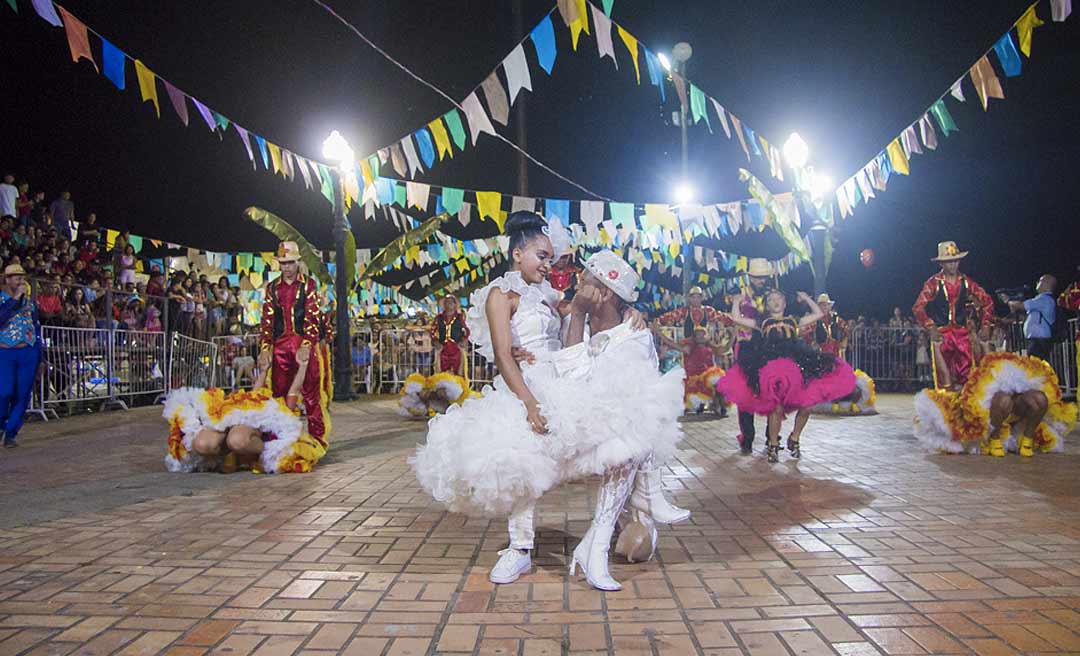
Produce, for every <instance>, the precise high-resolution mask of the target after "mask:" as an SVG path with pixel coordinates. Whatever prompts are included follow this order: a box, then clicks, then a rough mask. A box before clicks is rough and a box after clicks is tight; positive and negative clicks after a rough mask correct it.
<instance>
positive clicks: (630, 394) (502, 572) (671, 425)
mask: <svg viewBox="0 0 1080 656" xmlns="http://www.w3.org/2000/svg"><path fill="white" fill-rule="evenodd" d="M638 281H639V277H638V275H637V273H636V272H635V271H634V269H633V268H631V267H630V265H629V264H627V263H626V262H625V261H624V260H623V259H622V258H620V257H619V256H617V255H615V254H614V253H613V252H611V251H609V250H604V251H599V252H597V253H595V254H594V255H592V257H590V258H589V260H588V261H587V262H586V263H585V271H584V272H583V273H582V277H581V281H580V284H579V289H578V293H577V295H576V296H575V299H574V301H573V303H572V304H571V320H570V326H569V330H568V332H567V335H566V338H565V344H566V348H564V349H563V350H562V351H560V352H559V353H557V354H556V356H555V359H554V364H555V367H556V370H557V371H558V375H559V376H560V377H566V378H584V379H588V378H589V377H590V376H600V374H601V371H602V370H604V369H605V368H608V371H610V368H612V367H615V368H626V369H628V370H629V369H635V370H636V371H644V372H646V376H648V377H649V378H651V374H652V372H655V377H656V378H655V380H656V382H657V384H658V385H659V384H661V382H660V381H661V374H660V372H659V362H658V358H657V355H656V349H655V347H654V344H653V339H652V335H651V333H650V332H649V331H647V330H635V329H634V328H633V327H632V326H631V325H630V322H629V321H625V320H624V319H625V318H626V317H627V314H628V311H629V310H630V308H629V305H628V304H629V303H632V302H634V301H635V300H637V292H636V291H635V288H636V287H637V284H638ZM586 326H588V328H589V332H590V333H591V335H592V337H591V339H589V340H588V342H586V341H585V339H584V337H585V328H586ZM521 355H522V357H527V355H528V354H521ZM608 378H610V376H608ZM665 380H667V384H668V385H669V386H671V389H672V394H670V396H671V403H670V405H671V406H672V407H671V409H670V413H664V414H665V415H668V414H669V415H670V420H669V421H665V422H664V426H663V429H664V430H667V431H675V432H676V433H680V431H681V429H680V428H679V426H678V423H677V418H678V416H679V415H680V414H681V413H682V400H681V399H682V397H681V394H682V391H681V390H682V388H681V385H682V377H681V374H680V373H678V372H675V374H674V376H669V377H668V378H667V379H665ZM673 383H677V387H676V386H672V384H673ZM638 387H639V388H638V389H625V388H624V389H596V395H597V397H596V399H595V400H596V402H597V403H610V402H615V403H618V404H620V406H621V407H624V408H626V414H627V416H630V417H632V416H633V415H634V409H635V408H636V407H639V406H638V404H639V403H645V402H650V401H651V402H653V403H655V402H656V391H657V387H656V386H644V387H641V386H638ZM604 397H610V398H604ZM650 397H651V398H650ZM665 410H666V408H665ZM675 441H676V440H674V439H673V440H669V443H672V444H673V443H674V442H675ZM668 455H670V454H662V456H663V457H665V458H666V457H667V456H668ZM654 460H655V459H654V458H653V456H652V455H650V456H648V457H646V458H645V460H644V461H643V462H634V461H632V462H627V463H624V464H623V465H620V466H617V467H613V468H610V469H609V470H608V471H607V472H605V474H604V481H603V484H602V486H601V488H600V491H599V494H598V498H597V506H596V513H595V515H594V518H593V524H592V526H591V527H590V528H589V531H588V532H587V533H586V534H585V536H584V537H583V538H582V541H581V543H580V544H579V545H578V546H577V548H576V549H574V554H573V559H572V561H571V573H573V571H574V569H575V566H579V567H581V568H582V569H584V570H585V573H586V576H587V579H588V581H589V583H590V584H592V585H593V586H594V587H597V588H599V589H602V590H618V589H620V588H621V586H620V585H619V583H618V582H617V581H615V580H614V579H613V578H611V576H610V574H609V573H608V568H607V552H608V549H609V546H610V542H611V537H612V533H613V531H614V528H615V523H616V520H617V519H618V517H619V515H620V513H621V512H622V509H623V506H624V505H625V504H626V503H627V501H628V500H629V505H630V507H631V509H632V510H633V511H634V512H635V515H636V516H637V517H638V518H639V520H640V521H642V522H643V523H645V524H646V525H647V526H648V527H649V528H650V529H651V526H652V522H653V521H656V522H661V523H675V522H680V521H684V520H686V519H688V518H689V517H690V512H689V511H687V510H683V509H681V508H676V507H674V506H672V505H671V504H670V503H668V501H667V500H666V499H665V498H664V496H663V491H662V485H661V480H660V476H661V474H660V470H659V468H658V467H657V465H656V464H655V461H654ZM509 530H510V547H509V548H507V549H505V550H503V551H501V552H500V558H499V561H498V562H497V563H496V565H495V567H494V568H492V570H491V574H490V577H489V578H490V580H491V581H492V582H494V583H511V582H513V581H515V580H517V578H518V577H519V576H521V574H523V573H525V572H527V571H529V569H530V568H531V566H532V561H531V558H530V555H529V553H530V550H531V549H532V546H533V504H528V505H526V506H525V507H523V508H521V509H520V510H518V511H517V512H515V513H513V514H512V515H511V516H510V521H509ZM653 539H654V541H655V532H654V533H653Z"/></svg>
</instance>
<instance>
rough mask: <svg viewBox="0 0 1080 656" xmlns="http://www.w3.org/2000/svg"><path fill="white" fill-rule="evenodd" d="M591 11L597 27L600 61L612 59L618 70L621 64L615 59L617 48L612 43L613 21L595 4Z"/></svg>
mask: <svg viewBox="0 0 1080 656" xmlns="http://www.w3.org/2000/svg"><path fill="white" fill-rule="evenodd" d="M589 9H590V10H592V17H593V25H595V26H596V49H597V50H598V51H599V53H600V59H603V58H604V57H611V61H612V62H614V63H615V68H616V69H618V68H619V62H618V60H617V59H615V46H614V45H613V44H612V43H611V19H610V18H608V17H607V15H606V14H604V12H602V11H600V10H599V9H597V8H596V5H594V4H590V5H589Z"/></svg>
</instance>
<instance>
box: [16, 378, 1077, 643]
mask: <svg viewBox="0 0 1080 656" xmlns="http://www.w3.org/2000/svg"><path fill="white" fill-rule="evenodd" d="M880 406H881V409H882V410H883V414H882V415H880V416H877V417H867V418H850V419H842V420H813V421H811V423H810V426H809V428H808V429H807V433H806V435H805V436H804V444H805V451H804V457H803V460H801V461H799V462H792V461H788V460H785V459H784V458H783V456H781V462H780V463H779V464H778V465H772V466H770V465H768V464H767V463H766V462H765V460H764V457H763V456H761V455H756V456H754V457H752V458H743V457H740V456H738V455H737V453H736V447H735V441H734V434H735V432H736V428H735V421H734V418H732V419H727V420H723V421H696V420H691V421H688V422H687V424H686V429H687V439H686V441H685V442H684V444H683V450H682V451H681V452H680V454H679V458H678V461H677V462H673V463H671V468H670V470H669V471H668V472H667V475H666V477H665V484H666V485H667V487H668V488H669V490H670V493H671V494H672V495H673V496H674V499H675V500H676V501H677V503H679V504H680V505H683V506H686V507H688V508H690V509H692V510H693V513H694V515H693V518H692V520H691V521H690V522H689V523H686V524H682V525H678V526H675V527H672V528H664V529H662V530H661V534H660V535H661V547H662V548H661V550H660V553H659V558H658V559H657V561H654V562H650V563H648V564H644V565H638V566H631V565H627V564H625V563H619V562H618V561H617V560H616V561H615V563H616V564H615V565H614V567H613V574H614V575H615V577H616V578H618V579H619V580H621V581H622V582H623V583H624V585H625V589H624V590H623V591H621V592H617V593H600V592H596V591H593V590H591V589H589V588H588V587H587V586H586V585H585V583H584V581H583V580H569V579H568V578H567V576H566V571H565V563H566V554H567V553H568V551H569V549H572V548H573V546H574V545H575V544H576V542H577V540H578V539H579V538H580V536H581V535H582V534H583V533H584V532H585V529H586V527H587V525H588V519H589V516H590V509H591V506H592V500H593V493H594V489H595V482H589V483H578V484H573V485H568V486H564V487H562V488H560V489H558V490H557V491H555V492H554V493H552V494H551V495H550V496H549V497H547V498H546V499H545V500H544V502H543V503H542V504H541V506H540V513H539V525H540V529H539V534H538V538H539V541H538V547H539V549H538V551H539V554H538V558H537V562H538V566H537V567H536V568H535V569H534V572H533V573H532V574H530V575H528V576H526V577H523V578H522V579H521V580H520V581H519V582H518V583H516V584H514V585H509V586H501V587H498V588H496V587H495V586H493V585H491V584H490V583H488V581H487V578H486V575H487V569H488V568H489V567H490V565H491V564H492V563H493V562H494V559H495V557H496V551H497V550H498V549H500V548H502V547H504V546H505V543H506V537H505V524H504V523H503V522H500V521H488V520H483V519H476V518H467V517H464V516H460V515H450V514H447V513H445V512H443V511H442V510H441V509H440V508H439V507H438V506H436V505H435V504H433V503H431V502H430V500H429V499H428V498H427V497H426V496H425V495H424V494H423V493H422V492H421V490H420V489H419V488H418V487H417V485H416V483H415V480H414V479H413V476H412V474H411V472H410V470H409V468H408V466H407V464H406V462H405V459H406V457H407V456H408V455H409V454H410V452H411V449H412V446H413V445H414V444H415V443H416V442H417V441H420V440H422V439H423V426H422V425H418V424H415V423H409V422H405V421H404V420H401V419H399V418H397V417H396V416H394V415H393V414H392V404H391V403H390V402H388V401H378V402H367V403H356V404H350V405H348V406H343V407H337V408H335V410H334V421H335V425H334V428H335V432H336V434H335V437H334V444H333V445H332V450H331V455H330V456H328V458H327V460H326V461H324V463H323V464H321V465H320V467H319V468H318V469H317V470H316V471H315V472H314V473H311V474H308V475H291V476H253V475H250V474H235V475H233V476H222V475H215V474H205V475H170V474H167V473H164V472H163V467H162V461H161V459H162V455H163V451H164V443H165V429H164V424H163V422H162V421H161V419H160V417H159V415H158V414H157V413H158V412H159V411H158V410H156V409H152V408H148V409H141V410H133V411H131V412H128V413H122V414H121V413H111V414H107V415H98V416H92V417H88V418H82V419H66V420H63V421H61V422H50V423H48V424H33V425H29V426H28V427H27V428H26V429H25V430H24V433H23V435H22V442H23V446H22V447H21V448H19V449H15V450H12V451H4V452H2V453H0V655H4V656H13V655H16V654H35V655H37V654H56V655H66V654H79V655H83V654H86V655H105V654H123V655H124V656H135V655H145V656H150V655H152V654H171V655H174V656H200V655H202V654H215V655H227V656H245V655H247V654H259V655H260V656H270V655H287V654H333V653H346V654H353V655H358V656H378V655H379V654H395V655H404V654H429V653H443V652H445V653H454V652H456V653H475V654H555V653H566V652H596V653H620V654H621V653H642V654H650V653H656V654H692V653H707V654H725V655H726V654H740V653H746V654H754V655H762V656H764V655H767V654H770V655H771V654H843V655H848V656H854V655H862V654H926V653H932V654H952V653H957V654H959V653H977V654H985V655H997V654H1014V653H1026V654H1037V653H1053V654H1062V653H1074V654H1080V480H1078V479H1080V466H1078V465H1080V457H1078V456H1080V449H1078V448H1077V447H1076V446H1075V444H1076V442H1075V440H1076V439H1077V436H1076V435H1075V434H1074V435H1073V436H1072V439H1073V440H1074V445H1072V446H1070V447H1069V449H1068V452H1067V453H1066V454H1065V455H1053V456H1041V457H1036V458H1034V459H1031V460H1026V461H1022V460H1020V459H1019V458H1018V457H1016V456H1010V457H1008V458H1005V459H1004V460H997V459H991V458H988V457H974V456H941V455H929V454H926V453H923V452H922V451H920V450H919V449H917V448H916V445H915V442H914V438H913V437H912V435H911V427H910V407H911V400H910V398H907V397H891V398H889V397H883V398H882V400H881V403H880Z"/></svg>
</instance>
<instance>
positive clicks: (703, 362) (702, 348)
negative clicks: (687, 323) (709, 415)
mask: <svg viewBox="0 0 1080 656" xmlns="http://www.w3.org/2000/svg"><path fill="white" fill-rule="evenodd" d="M684 352H685V353H686V356H685V357H684V358H683V368H684V369H685V370H686V381H685V382H684V383H683V402H684V403H685V404H686V409H687V410H690V411H693V412H697V411H700V410H702V409H704V408H706V407H708V406H709V405H711V404H712V403H713V401H714V400H717V397H719V394H718V393H717V391H716V383H717V381H719V380H720V378H721V377H722V376H723V375H724V370H723V368H721V367H718V366H716V364H715V361H714V359H713V356H714V355H715V350H714V348H713V346H711V345H709V344H695V343H693V342H689V343H687V345H686V346H684ZM719 400H720V401H721V402H723V397H720V399H719Z"/></svg>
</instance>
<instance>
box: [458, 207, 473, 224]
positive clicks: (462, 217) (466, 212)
mask: <svg viewBox="0 0 1080 656" xmlns="http://www.w3.org/2000/svg"><path fill="white" fill-rule="evenodd" d="M457 220H458V223H460V224H461V225H462V226H467V225H469V221H470V220H472V204H471V203H466V202H462V203H461V209H459V210H458V213H457Z"/></svg>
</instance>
